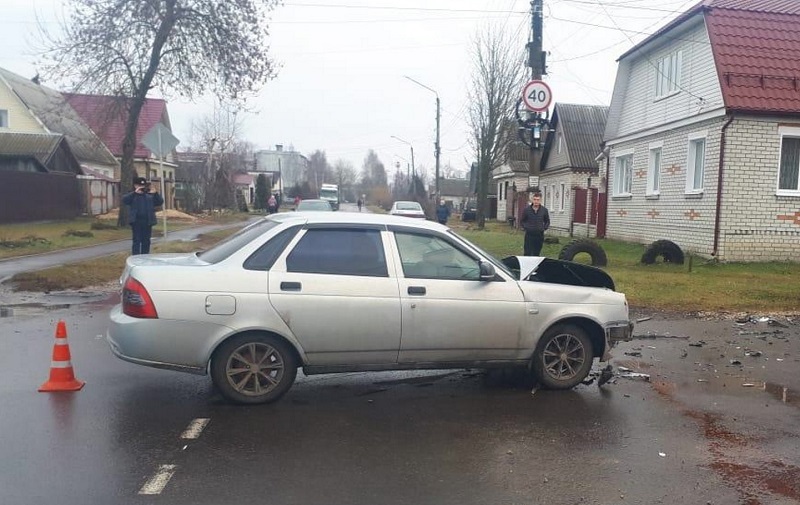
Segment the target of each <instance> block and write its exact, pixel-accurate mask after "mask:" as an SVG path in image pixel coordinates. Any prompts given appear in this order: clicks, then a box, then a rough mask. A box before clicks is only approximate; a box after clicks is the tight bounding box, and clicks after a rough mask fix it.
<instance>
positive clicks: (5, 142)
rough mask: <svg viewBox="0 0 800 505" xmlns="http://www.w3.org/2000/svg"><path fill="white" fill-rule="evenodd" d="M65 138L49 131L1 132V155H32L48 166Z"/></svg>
mask: <svg viewBox="0 0 800 505" xmlns="http://www.w3.org/2000/svg"><path fill="white" fill-rule="evenodd" d="M63 138H64V136H63V135H53V134H49V133H19V132H0V156H14V157H16V156H25V157H28V156H30V157H33V158H36V160H37V161H38V162H39V163H41V164H42V165H44V166H47V163H48V161H50V158H51V157H52V156H53V153H55V152H56V149H58V145H59V144H60V143H61V140H62V139H63Z"/></svg>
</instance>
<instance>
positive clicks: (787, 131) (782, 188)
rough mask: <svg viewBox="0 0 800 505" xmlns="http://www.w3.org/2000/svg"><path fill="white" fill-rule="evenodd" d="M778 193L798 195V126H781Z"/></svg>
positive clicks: (799, 186)
mask: <svg viewBox="0 0 800 505" xmlns="http://www.w3.org/2000/svg"><path fill="white" fill-rule="evenodd" d="M780 133H781V158H780V160H781V161H780V168H779V170H778V194H779V195H787V196H800V128H781V129H780Z"/></svg>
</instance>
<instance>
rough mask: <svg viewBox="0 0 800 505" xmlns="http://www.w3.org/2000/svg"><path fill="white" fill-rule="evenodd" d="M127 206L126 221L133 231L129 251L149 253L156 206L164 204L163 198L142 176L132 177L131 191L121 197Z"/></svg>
mask: <svg viewBox="0 0 800 505" xmlns="http://www.w3.org/2000/svg"><path fill="white" fill-rule="evenodd" d="M122 203H124V204H125V205H127V206H128V223H129V224H130V225H131V230H132V231H133V247H132V251H131V253H132V254H134V255H136V254H150V237H151V236H152V235H153V226H155V224H156V223H157V221H156V207H159V206H161V205H163V204H164V199H163V198H162V197H161V195H159V194H158V192H156V190H155V188H153V187H151V186H150V184H149V183H148V182H147V179H145V178H144V177H136V178H134V179H133V191H132V192H131V193H128V194H127V195H125V196H123V197H122Z"/></svg>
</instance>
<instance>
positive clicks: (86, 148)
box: [0, 68, 119, 166]
mask: <svg viewBox="0 0 800 505" xmlns="http://www.w3.org/2000/svg"><path fill="white" fill-rule="evenodd" d="M0 77H2V78H3V80H5V82H7V83H8V85H9V86H10V87H11V90H12V91H13V92H14V93H15V94H16V95H17V97H19V99H20V100H22V102H23V103H24V104H25V105H26V106H27V107H28V109H30V110H31V112H32V113H33V114H34V115H35V116H36V117H37V118H38V119H39V121H41V122H42V124H43V125H44V126H45V128H47V130H49V131H50V132H51V133H60V134H63V135H64V136H65V137H66V138H67V141H68V142H69V146H70V148H71V149H72V152H73V153H74V154H75V157H76V158H77V159H78V160H79V161H88V162H94V163H97V164H101V165H107V166H118V165H119V163H118V162H117V160H116V158H114V156H113V155H112V154H111V153H110V152H109V150H108V149H107V148H106V146H105V145H104V144H103V142H102V141H101V140H100V139H99V138H98V137H97V135H95V134H94V132H92V130H91V128H89V126H88V125H87V124H86V123H84V122H83V120H82V119H81V117H80V116H79V115H78V113H77V112H75V109H73V108H72V107H70V105H69V104H68V103H67V101H66V100H65V99H64V97H63V96H62V95H61V93H59V92H58V91H55V90H52V89H50V88H47V87H45V86H41V85H39V84H36V83H34V82H33V81H31V80H30V79H26V78H24V77H22V76H19V75H17V74H15V73H13V72H9V71H8V70H5V69H3V68H0Z"/></svg>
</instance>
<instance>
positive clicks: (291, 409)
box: [0, 300, 800, 505]
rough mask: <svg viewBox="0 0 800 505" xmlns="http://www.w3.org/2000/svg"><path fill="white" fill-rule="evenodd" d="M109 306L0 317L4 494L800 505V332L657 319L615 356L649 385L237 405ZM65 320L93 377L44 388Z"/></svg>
mask: <svg viewBox="0 0 800 505" xmlns="http://www.w3.org/2000/svg"><path fill="white" fill-rule="evenodd" d="M62 301H63V300H62ZM108 308H109V301H108V300H106V301H97V300H93V301H90V302H88V303H84V304H80V305H72V306H70V307H68V308H67V307H64V304H63V303H62V304H60V306H59V307H58V308H55V309H52V310H48V309H45V308H43V307H38V309H35V310H34V309H30V310H28V311H27V312H24V313H19V312H17V313H16V314H15V316H14V317H0V370H1V371H2V372H0V377H2V379H3V380H2V382H1V383H0V405H1V407H0V434H1V435H2V439H3V441H2V454H3V458H2V459H0V503H3V504H5V503H9V504H28V503H30V504H39V503H59V504H76V505H77V504H85V503H120V504H127V503H132V504H150V503H153V504H162V503H163V504H220V503H229V502H253V503H263V504H313V503H324V504H365V505H366V504H369V505H374V504H376V503H381V504H408V503H422V504H427V503H430V504H451V503H452V504H486V503H492V504H517V503H519V504H523V503H524V504H531V503H541V504H575V503H587V504H611V503H619V504H623V503H638V504H654V503H664V504H687V505H688V504H692V505H694V504H706V503H712V504H737V503H746V504H750V505H755V504H785V503H798V501H799V500H800V495H799V494H798V493H800V489H798V486H800V474H799V473H798V465H800V442H799V441H798V433H800V423H798V420H800V415H799V414H800V411H798V407H799V406H798V405H797V403H795V402H794V400H793V399H794V398H796V396H795V394H796V393H795V392H796V391H800V389H798V386H800V379H799V378H798V374H797V371H798V362H797V361H796V359H797V358H800V345H799V344H800V337H799V336H798V333H799V332H798V330H799V329H800V327H798V326H791V327H789V328H775V327H770V326H767V325H766V324H764V323H759V324H749V323H748V324H747V325H744V326H741V327H740V326H737V325H736V324H735V323H733V322H732V321H701V320H696V319H676V318H674V317H673V318H660V317H657V318H654V319H653V320H651V321H647V322H644V323H641V324H640V325H639V326H638V327H637V333H638V334H641V335H645V336H647V334H648V333H651V334H658V336H659V338H646V339H639V340H635V341H633V342H630V343H627V344H625V345H624V346H623V347H621V348H619V349H617V350H616V351H615V355H616V357H617V359H616V362H615V369H616V366H620V365H621V366H625V367H627V368H629V369H631V370H633V371H636V372H642V373H646V374H649V375H650V381H649V382H647V381H645V380H642V379H634V380H629V379H623V378H621V377H615V378H614V379H612V382H611V383H610V384H608V385H606V386H604V387H602V388H598V387H597V385H596V384H592V385H588V386H579V387H578V388H576V389H575V390H573V391H569V392H550V391H541V390H537V391H535V392H534V394H532V390H531V388H530V387H526V386H524V385H520V384H519V383H513V382H512V383H509V381H507V380H504V379H505V378H504V377H503V376H502V375H501V374H497V373H495V374H491V375H489V376H488V377H487V376H485V375H484V374H482V373H479V372H476V371H464V370H449V371H426V372H403V373H356V374H342V375H323V376H311V377H304V376H303V375H302V374H299V376H298V382H297V383H296V384H295V386H294V387H293V388H292V389H291V390H290V391H289V393H288V394H287V395H286V396H285V397H284V398H283V400H281V401H280V402H279V403H277V404H274V405H267V406H256V407H240V406H233V405H229V404H226V403H225V402H224V401H223V400H222V399H221V397H220V396H219V395H218V393H216V391H215V390H214V389H213V387H212V386H211V384H210V381H209V379H208V378H207V377H200V376H193V375H187V374H180V373H177V372H169V371H162V370H154V369H148V368H144V367H139V366H136V365H132V364H129V363H125V362H122V361H120V360H118V359H116V358H114V357H113V356H112V355H111V353H110V351H109V350H108V345H107V344H106V342H105V339H104V335H105V329H106V317H107V311H108ZM58 318H63V319H64V320H65V321H66V322H67V327H68V332H69V343H70V347H71V351H72V362H73V365H74V366H75V371H76V375H77V376H78V378H79V379H81V380H84V381H86V386H85V387H84V389H83V390H82V391H79V392H77V393H60V394H53V393H50V394H45V393H38V392H36V389H37V387H38V386H39V385H40V384H41V383H42V382H44V381H45V380H46V378H47V374H48V367H49V361H50V353H51V351H52V345H53V332H54V328H55V323H56V321H57V320H58ZM665 329H668V330H669V331H670V332H671V333H670V335H666V332H665ZM776 329H781V330H782V333H778V334H767V335H758V334H756V333H758V332H761V331H774V330H776ZM741 332H753V334H744V335H742V334H740V333H741ZM666 336H669V337H670V338H662V337H666ZM684 336H688V337H689V338H672V337H684ZM762 337H763V339H762ZM699 340H703V341H704V342H705V343H704V344H702V347H695V346H690V345H689V344H694V343H697V342H698V341H699ZM770 342H772V343H770ZM737 347H738V349H737ZM745 347H747V348H748V350H756V349H758V350H761V351H762V355H761V356H759V357H751V356H745V355H744V353H745V352H746V350H745ZM625 352H628V353H633V354H636V353H641V356H626V355H625V354H624V353H625ZM779 357H780V358H781V359H782V361H776V360H777V359H778V358H779ZM767 358H769V359H767ZM733 359H738V360H740V361H741V362H742V363H743V364H742V365H731V364H730V360H733ZM748 360H749V361H748ZM698 380H700V381H702V382H698ZM706 381H707V382H706ZM764 381H766V382H767V383H769V384H779V385H780V387H781V389H780V391H778V390H776V389H774V388H773V387H772V386H767V387H766V388H765V389H762V386H760V384H762V383H763V382H764ZM751 382H752V383H754V384H759V386H747V387H745V386H743V384H750V383H751ZM784 387H786V388H787V390H786V394H784V390H783V389H782V388H784ZM784 399H786V401H784ZM142 492H146V493H157V494H140V493H142Z"/></svg>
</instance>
